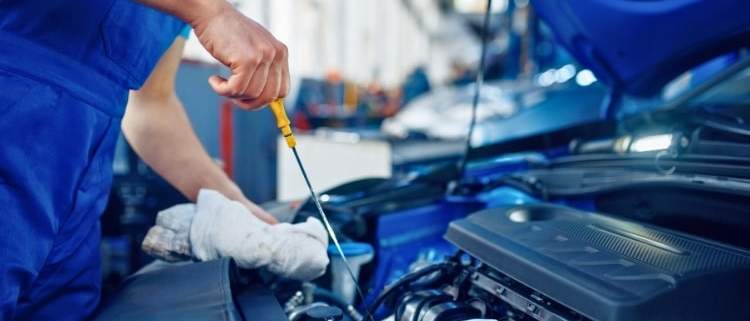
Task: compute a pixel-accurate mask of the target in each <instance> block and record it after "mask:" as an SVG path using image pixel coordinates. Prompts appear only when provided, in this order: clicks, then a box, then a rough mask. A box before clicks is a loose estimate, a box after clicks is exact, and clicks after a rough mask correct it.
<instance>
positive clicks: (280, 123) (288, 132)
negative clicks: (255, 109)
mask: <svg viewBox="0 0 750 321" xmlns="http://www.w3.org/2000/svg"><path fill="white" fill-rule="evenodd" d="M270 107H271V111H272V112H273V115H274V117H275V118H276V126H277V127H278V128H279V130H280V131H281V135H283V136H284V140H285V141H286V145H287V146H288V147H289V148H290V149H291V150H292V153H293V154H294V159H295V160H296V161H297V165H298V166H299V170H300V172H302V177H303V178H304V179H305V184H307V190H308V191H309V192H310V198H312V200H313V203H315V207H316V208H317V209H318V214H320V219H321V220H322V221H323V225H324V226H325V228H326V231H327V232H328V236H329V237H330V238H331V240H332V241H333V245H334V246H335V247H336V252H338V254H339V256H341V260H342V261H343V262H344V266H345V267H346V270H347V272H349V276H350V277H351V278H352V281H353V282H354V286H355V289H356V290H357V294H358V295H359V297H360V299H361V300H362V302H363V303H364V302H365V294H364V292H363V291H362V289H360V287H359V281H358V280H357V277H356V276H355V275H354V271H353V270H352V268H351V266H350V265H349V260H347V259H346V255H345V254H344V250H343V249H342V248H341V243H339V240H338V238H337V237H336V233H335V232H334V231H333V227H332V226H331V223H330V221H329V220H328V216H327V215H326V213H325V211H324V210H323V206H322V205H320V200H319V199H318V194H317V193H315V189H313V187H312V184H311V183H310V178H309V177H308V176H307V171H305V166H304V165H303V164H302V160H301V159H300V157H299V153H298V152H297V140H296V139H295V138H294V133H292V127H291V122H290V121H289V117H287V115H286V108H285V107H284V102H283V100H281V99H276V100H274V101H273V102H271V104H270ZM367 317H368V318H369V320H370V321H374V319H373V317H372V315H370V314H369V312H368V314H367Z"/></svg>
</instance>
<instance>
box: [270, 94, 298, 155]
mask: <svg viewBox="0 0 750 321" xmlns="http://www.w3.org/2000/svg"><path fill="white" fill-rule="evenodd" d="M271 111H272V112H273V116H274V117H276V126H278V127H279V130H280V131H281V135H283V136H284V139H285V140H286V145H287V146H289V148H294V147H295V146H297V140H296V139H294V134H293V133H292V126H291V125H292V123H291V122H290V121H289V117H287V116H286V108H284V101H283V100H281V99H276V100H274V101H272V102H271Z"/></svg>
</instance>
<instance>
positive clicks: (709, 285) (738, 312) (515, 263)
mask: <svg viewBox="0 0 750 321" xmlns="http://www.w3.org/2000/svg"><path fill="white" fill-rule="evenodd" d="M446 238H447V239H448V240H449V241H450V242H452V243H453V244H455V245H456V246H458V247H459V248H461V249H462V250H464V251H466V252H467V253H469V254H470V255H472V256H474V257H476V258H477V259H479V260H480V261H482V262H484V263H485V264H487V265H489V266H490V267H492V268H494V269H496V270H497V271H499V272H500V273H503V274H505V275H507V276H509V277H510V278H512V279H514V280H515V281H518V282H519V283H521V284H523V285H525V286H527V287H529V288H531V289H532V290H534V291H536V292H538V293H540V294H542V295H544V296H545V297H547V298H549V299H551V300H553V301H556V302H557V303H559V304H561V305H563V306H565V307H567V308H570V309H571V310H574V311H575V312H577V313H579V314H581V315H583V316H586V317H587V318H590V319H593V320H597V321H644V320H648V321H711V320H715V321H730V320H750V252H747V251H744V250H741V249H739V248H735V247H731V246H728V245H723V244H719V243H716V242H712V241H709V240H706V239H702V238H698V237H694V236H690V235H686V234H682V233H679V232H674V231H671V230H667V229H663V228H659V227H656V226H650V225H644V224H641V223H636V222H632V221H626V220H622V219H618V218H614V217H610V216H605V215H600V214H594V213H587V212H582V211H578V210H574V209H570V208H567V207H561V206H555V205H546V204H541V205H525V206H518V207H505V208H495V209H488V210H483V211H480V212H477V213H475V214H472V215H470V216H469V217H467V218H465V219H461V220H458V221H455V222H453V223H451V225H450V227H449V229H448V232H447V234H446Z"/></svg>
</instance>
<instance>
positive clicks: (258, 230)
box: [143, 190, 329, 281]
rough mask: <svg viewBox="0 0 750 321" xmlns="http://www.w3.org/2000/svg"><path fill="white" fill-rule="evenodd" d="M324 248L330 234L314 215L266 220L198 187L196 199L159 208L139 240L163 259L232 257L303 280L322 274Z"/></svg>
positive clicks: (325, 262)
mask: <svg viewBox="0 0 750 321" xmlns="http://www.w3.org/2000/svg"><path fill="white" fill-rule="evenodd" d="M327 248H328V236H327V234H326V231H325V228H324V227H323V225H322V224H321V223H320V221H318V220H317V219H315V218H308V219H307V221H306V222H304V223H298V224H289V223H282V224H275V225H269V224H267V223H265V222H263V221H261V220H260V219H258V218H257V217H256V216H255V215H253V214H252V213H251V212H250V211H249V210H248V209H247V208H246V207H245V206H244V205H242V204H241V203H239V202H235V201H232V200H229V199H228V198H226V197H225V196H224V195H222V194H220V193H219V192H216V191H213V190H201V191H200V192H199V194H198V202H197V203H196V204H182V205H176V206H173V207H171V208H168V209H166V210H164V211H161V212H159V214H158V216H157V218H156V225H155V226H154V227H152V228H151V229H150V230H149V232H148V234H147V235H146V239H145V240H144V241H143V249H144V251H146V252H147V253H149V254H151V255H154V256H156V257H159V258H161V259H164V260H166V261H178V260H183V259H186V258H191V257H192V258H196V259H198V260H201V261H208V260H214V259H217V258H221V257H231V258H233V259H234V260H235V261H236V262H237V264H238V265H239V266H240V267H243V268H248V269H255V268H266V269H268V270H269V271H270V272H272V273H274V274H277V275H280V276H282V277H285V278H289V279H295V280H303V281H307V280H311V279H314V278H316V277H318V276H320V275H322V274H323V273H325V269H326V266H327V265H328V261H329V260H328V255H327V252H326V249H327Z"/></svg>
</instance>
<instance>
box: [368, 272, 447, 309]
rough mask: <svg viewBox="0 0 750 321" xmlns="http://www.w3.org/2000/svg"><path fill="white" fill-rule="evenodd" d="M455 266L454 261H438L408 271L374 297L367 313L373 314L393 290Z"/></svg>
mask: <svg viewBox="0 0 750 321" xmlns="http://www.w3.org/2000/svg"><path fill="white" fill-rule="evenodd" d="M455 266H456V263H454V262H443V263H438V264H435V265H430V266H427V267H424V268H422V269H419V270H417V271H414V272H412V273H409V274H407V275H405V276H403V277H402V278H400V279H398V281H396V282H394V283H393V284H392V285H391V286H389V287H388V288H386V289H385V290H384V291H383V292H382V293H380V295H378V297H377V298H375V300H374V301H372V303H370V305H369V306H367V313H369V314H370V315H373V314H374V313H375V311H376V310H377V309H378V308H379V307H380V305H381V304H383V302H384V301H385V300H386V299H387V298H388V297H389V296H391V294H393V292H394V291H395V290H397V289H399V288H401V287H403V286H406V285H408V284H410V283H412V282H414V281H417V280H419V279H421V278H422V277H424V276H426V275H429V274H432V273H435V272H437V271H442V270H444V269H449V268H453V267H455Z"/></svg>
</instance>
